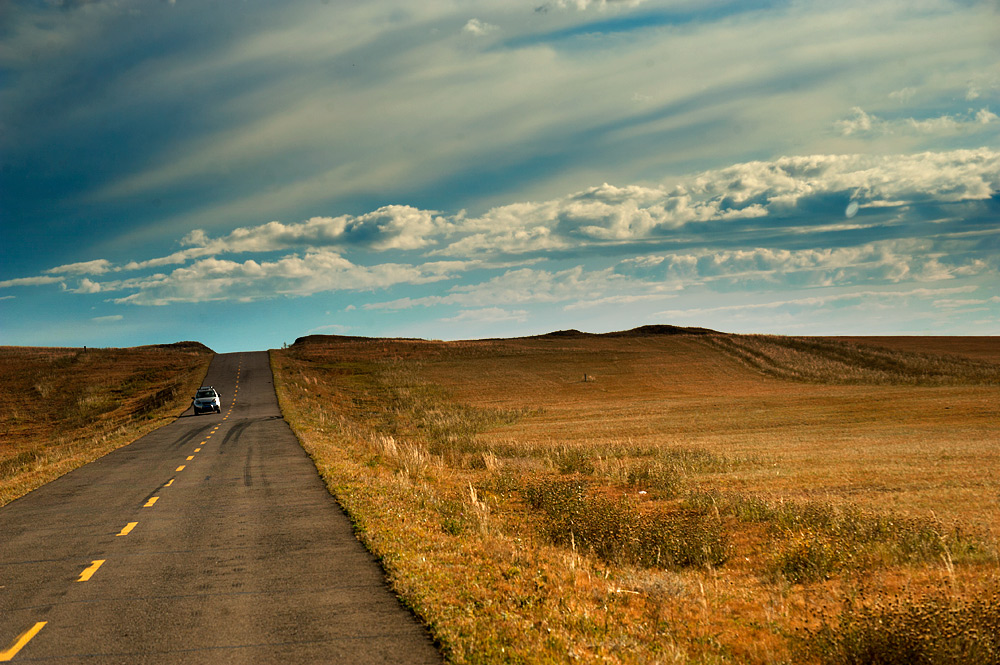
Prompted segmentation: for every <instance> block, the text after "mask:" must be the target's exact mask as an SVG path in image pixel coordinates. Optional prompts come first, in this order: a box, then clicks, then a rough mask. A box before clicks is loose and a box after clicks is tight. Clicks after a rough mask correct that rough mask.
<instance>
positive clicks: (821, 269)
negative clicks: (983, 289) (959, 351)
mask: <svg viewBox="0 0 1000 665" xmlns="http://www.w3.org/2000/svg"><path fill="white" fill-rule="evenodd" d="M932 248H933V245H932V243H931V242H930V241H927V240H898V241H885V242H878V243H870V244H866V245H861V246H857V247H845V248H837V249H807V250H794V251H793V250H783V249H764V248H757V249H749V250H726V251H712V250H701V251H698V252H694V253H688V254H663V255H649V256H640V257H636V258H632V259H626V260H624V261H622V262H621V263H620V264H619V265H618V267H617V268H616V272H618V273H619V274H622V275H626V276H628V277H631V278H635V279H641V280H659V281H664V282H675V283H680V284H684V285H685V286H690V285H693V284H708V283H711V282H724V283H728V284H732V285H746V284H747V283H751V282H760V283H771V284H774V285H779V284H780V285H783V286H795V287H817V286H848V285H857V284H864V283H871V282H891V283H899V282H904V281H917V282H934V281H941V280H948V279H955V278H956V277H959V276H970V275H976V274H980V273H982V272H984V271H986V270H987V269H988V267H987V265H986V264H985V263H984V262H982V261H979V260H967V261H963V262H961V263H959V264H956V265H944V264H942V263H941V261H940V259H941V256H940V255H939V254H933V253H932Z"/></svg>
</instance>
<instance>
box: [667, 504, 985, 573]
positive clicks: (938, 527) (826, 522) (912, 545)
mask: <svg viewBox="0 0 1000 665" xmlns="http://www.w3.org/2000/svg"><path fill="white" fill-rule="evenodd" d="M685 502H686V504H687V505H688V506H690V507H692V508H695V509H701V510H705V509H708V508H709V507H714V509H716V510H718V511H719V513H720V514H722V515H731V516H733V517H735V518H736V519H738V520H740V521H742V522H748V523H758V524H762V525H764V526H765V527H766V528H767V529H768V531H769V532H770V533H771V534H772V536H774V537H776V538H778V539H780V540H782V541H785V543H786V544H785V546H784V547H783V548H782V550H781V551H780V552H779V553H778V554H777V555H776V557H775V558H774V560H773V561H772V564H771V567H770V568H771V572H773V573H777V574H780V575H782V576H784V577H785V578H786V579H788V580H789V581H790V582H808V581H813V580H820V579H827V578H829V577H830V576H831V575H833V574H834V573H836V572H837V571H839V570H843V569H846V568H870V567H873V566H879V565H896V564H903V563H913V562H921V561H940V560H941V559H942V558H948V559H949V560H952V561H955V562H967V561H975V560H978V559H982V558H984V557H987V556H990V555H991V550H990V548H989V547H988V546H987V544H986V543H985V541H984V540H982V539H981V538H978V537H976V536H975V535H974V534H971V533H969V532H967V531H963V530H962V529H961V528H960V527H959V526H957V525H956V526H953V527H951V528H947V527H945V525H943V524H942V523H940V522H938V521H936V520H929V519H915V518H907V517H901V516H895V515H880V514H875V513H870V512H865V511H862V510H860V509H858V508H856V507H853V506H846V507H839V506H834V505H831V504H827V503H819V502H808V503H806V502H792V501H788V502H781V503H770V502H767V501H765V500H763V499H761V498H760V497H756V496H751V495H742V494H735V493H733V494H720V493H712V492H702V493H696V494H692V495H690V496H689V497H687V499H686V501H685Z"/></svg>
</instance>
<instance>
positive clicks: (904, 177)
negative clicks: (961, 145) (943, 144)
mask: <svg viewBox="0 0 1000 665" xmlns="http://www.w3.org/2000/svg"><path fill="white" fill-rule="evenodd" d="M998 190H1000V152H997V151H993V150H990V149H987V148H981V149H978V150H957V151H951V152H927V153H920V154H916V155H891V156H868V155H811V156H803V157H782V158H780V159H776V160H772V161H760V162H747V163H744V164H736V165H734V166H731V167H728V168H724V169H718V170H713V171H706V172H704V173H701V174H698V175H696V176H692V177H689V178H685V179H681V180H679V181H678V182H677V183H675V184H673V185H661V186H639V185H631V186H624V187H616V186H613V185H609V184H604V185H601V186H598V187H591V188H589V189H587V190H584V191H582V192H578V193H576V194H573V195H570V196H567V197H564V198H562V199H554V200H550V201H542V202H530V203H516V204H511V205H507V206H500V207H497V208H493V209H491V210H489V211H487V212H486V213H485V214H483V215H482V216H480V217H468V218H466V217H462V218H455V219H453V220H452V223H451V226H450V227H449V228H450V230H451V232H452V233H453V234H458V232H459V231H460V232H461V233H460V235H462V236H463V237H460V238H458V239H456V240H455V241H453V242H452V243H451V244H449V245H448V246H446V247H444V248H442V249H440V250H436V251H437V252H438V253H445V254H453V255H464V254H468V253H471V252H476V251H486V252H490V251H492V252H506V253H520V252H538V251H550V250H558V249H566V248H572V247H579V246H582V245H588V244H600V243H604V242H622V241H629V240H640V239H645V238H651V237H657V236H662V235H665V234H666V233H668V232H671V231H676V230H678V229H681V228H683V227H686V226H688V225H691V224H697V223H700V222H708V221H725V220H736V219H751V218H759V217H765V216H768V215H770V214H772V213H774V212H776V211H783V212H789V211H792V210H793V209H794V207H795V206H796V205H797V204H798V203H799V201H800V200H802V199H803V198H806V197H810V196H819V195H824V194H829V193H838V192H839V193H844V194H845V197H847V196H850V197H852V198H853V199H856V200H858V202H859V204H860V205H861V207H879V206H894V207H898V206H904V205H907V204H911V203H915V202H922V201H933V200H937V201H943V202H954V201H963V200H982V199H987V198H989V197H991V196H992V195H993V193H994V192H996V191H998ZM804 230H805V231H810V227H805V228H804Z"/></svg>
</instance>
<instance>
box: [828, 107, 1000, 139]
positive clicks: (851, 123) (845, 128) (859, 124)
mask: <svg viewBox="0 0 1000 665" xmlns="http://www.w3.org/2000/svg"><path fill="white" fill-rule="evenodd" d="M852 112H853V115H852V116H851V117H850V118H846V119H844V120H838V121H837V123H836V126H837V128H838V129H839V130H840V132H841V133H842V134H843V135H844V136H872V135H886V134H897V133H913V134H947V133H954V132H957V131H966V132H968V131H973V130H979V129H984V128H985V127H984V126H985V125H989V124H990V123H993V122H996V121H997V120H998V119H1000V118H998V116H997V115H996V114H995V113H993V112H991V111H990V110H989V109H988V108H980V109H978V110H976V111H972V110H970V111H969V112H967V113H963V114H954V115H939V116H934V117H929V118H922V119H917V118H895V119H892V120H887V119H883V118H880V117H879V116H876V115H874V114H871V113H866V112H865V111H864V110H863V109H862V108H860V107H854V108H853V109H852Z"/></svg>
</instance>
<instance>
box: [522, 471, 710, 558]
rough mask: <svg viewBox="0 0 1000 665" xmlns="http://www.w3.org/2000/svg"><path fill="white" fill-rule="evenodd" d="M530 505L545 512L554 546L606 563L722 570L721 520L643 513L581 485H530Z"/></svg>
mask: <svg viewBox="0 0 1000 665" xmlns="http://www.w3.org/2000/svg"><path fill="white" fill-rule="evenodd" d="M522 495H523V496H524V498H525V501H526V502H527V504H528V505H529V506H530V507H531V508H533V509H534V510H536V511H538V512H539V513H541V516H542V525H541V527H542V530H543V532H544V533H545V535H546V536H547V537H548V538H549V539H550V540H551V541H552V542H553V543H555V544H557V545H562V546H569V547H573V548H576V549H580V550H583V551H587V552H590V553H591V554H593V555H595V556H597V557H598V558H600V559H602V560H603V561H606V562H608V563H616V564H632V565H638V566H646V567H663V568H684V567H691V566H707V565H719V564H721V563H723V562H725V561H726V559H727V558H728V556H729V546H728V541H727V539H726V536H725V534H724V533H723V531H722V529H721V527H720V525H719V522H718V520H716V519H714V518H712V517H710V516H709V515H707V514H706V513H704V512H699V511H692V510H688V511H666V510H662V509H656V510H647V511H641V510H640V509H639V506H638V505H637V504H636V503H635V502H634V501H632V500H630V499H627V498H625V497H622V498H617V499H616V498H609V497H606V496H600V495H595V496H591V495H589V494H588V492H587V484H586V483H585V482H584V481H582V480H577V479H574V480H547V481H542V482H539V483H536V484H534V485H529V486H526V487H524V488H523V489H522Z"/></svg>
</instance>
